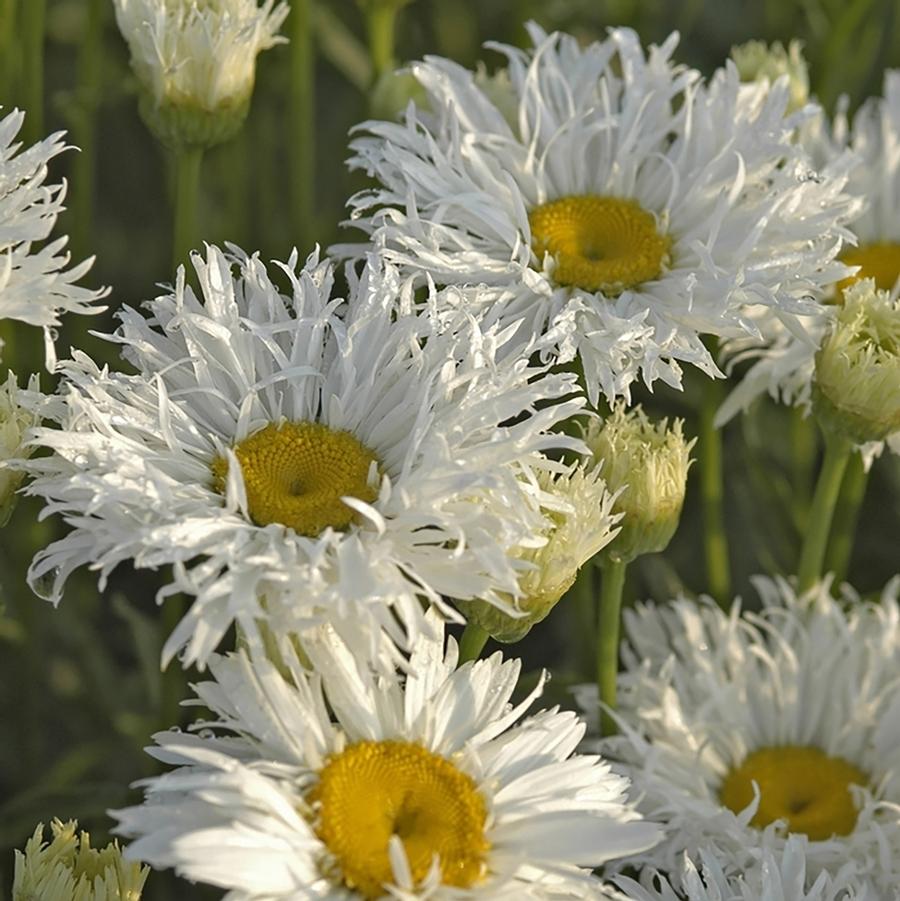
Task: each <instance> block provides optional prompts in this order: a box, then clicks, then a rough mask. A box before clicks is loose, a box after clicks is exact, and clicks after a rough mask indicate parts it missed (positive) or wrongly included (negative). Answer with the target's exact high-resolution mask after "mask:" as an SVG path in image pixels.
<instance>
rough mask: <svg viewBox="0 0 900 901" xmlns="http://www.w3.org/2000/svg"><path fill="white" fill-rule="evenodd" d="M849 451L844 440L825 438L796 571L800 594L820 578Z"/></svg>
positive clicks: (835, 436) (828, 436)
mask: <svg viewBox="0 0 900 901" xmlns="http://www.w3.org/2000/svg"><path fill="white" fill-rule="evenodd" d="M852 449H853V446H852V445H851V443H850V442H849V441H848V440H847V439H846V438H844V437H842V436H839V435H833V434H829V433H826V434H825V458H824V459H823V460H822V469H821V471H820V472H819V480H818V482H817V483H816V491H815V494H814V495H813V502H812V507H811V509H810V511H809V524H808V526H807V529H806V535H805V536H804V539H803V550H802V551H801V553H800V565H799V567H798V569H797V588H798V591H799V592H800V593H801V594H802V593H803V592H805V591H808V590H809V589H810V588H812V587H813V585H815V583H816V582H817V581H818V580H819V578H820V577H821V575H822V563H823V561H824V559H825V547H826V545H827V544H828V535H829V532H830V531H831V520H832V517H833V516H834V508H835V504H836V503H837V499H838V494H839V492H840V490H841V482H842V480H843V478H844V470H845V469H846V468H847V462H848V461H849V459H850V452H851V450H852Z"/></svg>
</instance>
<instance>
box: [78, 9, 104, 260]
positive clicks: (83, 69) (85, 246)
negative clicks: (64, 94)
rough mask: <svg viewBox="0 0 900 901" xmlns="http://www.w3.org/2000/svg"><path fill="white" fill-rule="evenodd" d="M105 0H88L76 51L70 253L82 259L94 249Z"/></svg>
mask: <svg viewBox="0 0 900 901" xmlns="http://www.w3.org/2000/svg"><path fill="white" fill-rule="evenodd" d="M107 5H108V3H107V0H89V2H88V10H87V24H86V28H85V33H84V38H83V40H82V42H81V46H80V48H79V51H78V87H77V89H76V92H75V108H76V110H77V114H76V118H75V121H74V124H73V127H72V134H73V137H74V139H75V144H76V145H77V146H78V148H79V149H80V151H81V152H80V153H78V154H76V155H75V157H74V158H73V160H72V165H73V167H74V171H73V175H72V220H73V221H74V226H73V228H72V253H73V255H74V257H75V259H76V260H82V259H84V258H85V257H86V256H90V254H91V253H92V252H93V251H94V242H93V225H94V184H95V175H96V159H95V157H96V144H97V138H96V124H97V106H98V104H99V102H100V91H101V86H102V80H103V25H104V20H105V17H106V10H107Z"/></svg>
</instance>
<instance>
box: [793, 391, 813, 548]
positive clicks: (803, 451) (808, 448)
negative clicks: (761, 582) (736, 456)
mask: <svg viewBox="0 0 900 901" xmlns="http://www.w3.org/2000/svg"><path fill="white" fill-rule="evenodd" d="M790 448H791V489H792V491H791V493H792V498H791V509H792V510H793V514H794V523H795V525H796V526H797V529H798V531H799V532H800V534H801V535H802V534H803V533H804V532H805V531H806V522H807V518H808V517H809V502H810V496H811V495H812V488H813V480H812V476H813V463H814V462H815V459H816V450H817V445H816V427H815V421H814V420H813V419H812V418H811V417H809V416H804V415H803V410H802V409H800V408H799V407H793V408H792V409H791V411H790Z"/></svg>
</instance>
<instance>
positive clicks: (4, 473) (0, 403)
mask: <svg viewBox="0 0 900 901" xmlns="http://www.w3.org/2000/svg"><path fill="white" fill-rule="evenodd" d="M37 386H38V379H37V376H36V375H33V376H32V377H31V380H30V381H29V384H28V387H29V389H30V390H32V391H36V390H37ZM17 390H18V385H17V383H16V377H15V376H14V375H13V374H12V373H9V375H8V376H7V377H6V384H5V385H0V526H4V525H6V523H7V522H8V521H9V518H10V516H12V512H13V508H14V507H15V505H16V489H17V488H18V487H19V485H20V484H21V482H22V479H23V478H24V477H25V473H24V472H21V471H17V470H15V469H11V468H8V467H7V466H6V461H7V460H12V459H13V458H15V457H24V456H28V455H30V453H31V450H30V449H25V448H23V447H22V438H23V436H24V434H25V431H26V429H29V428H31V426H34V425H37V424H38V421H39V419H38V417H37V416H35V415H34V414H33V413H29V412H27V411H26V410H24V409H23V408H22V407H20V406H19V404H18V402H17V399H16V394H17Z"/></svg>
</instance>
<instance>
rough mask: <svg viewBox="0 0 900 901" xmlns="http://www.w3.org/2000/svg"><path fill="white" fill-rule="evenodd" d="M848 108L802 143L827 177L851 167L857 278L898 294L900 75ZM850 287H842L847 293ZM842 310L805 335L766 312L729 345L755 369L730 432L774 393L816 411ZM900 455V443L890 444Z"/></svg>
mask: <svg viewBox="0 0 900 901" xmlns="http://www.w3.org/2000/svg"><path fill="white" fill-rule="evenodd" d="M845 106H846V103H842V104H841V105H840V107H839V110H838V112H837V114H836V115H835V117H834V120H833V121H832V122H828V120H827V119H826V117H825V115H824V113H820V114H819V115H817V116H816V117H815V118H814V119H812V120H808V121H807V122H805V123H803V124H802V125H801V126H800V129H799V136H800V141H801V143H802V144H803V146H804V147H805V149H806V150H807V151H808V152H809V153H810V155H811V157H812V160H813V162H814V165H815V166H816V168H817V169H818V170H819V171H820V172H825V173H827V172H828V171H831V170H833V169H834V168H838V169H839V170H841V171H843V170H844V168H845V167H846V164H847V161H850V162H851V169H850V174H849V179H848V182H847V191H848V193H850V194H853V195H855V196H857V197H859V198H861V199H862V200H863V201H864V202H863V205H862V207H861V213H860V214H859V215H856V216H854V218H853V220H852V222H851V223H850V225H849V229H850V231H851V232H852V234H853V239H852V241H851V243H852V244H857V245H858V246H857V247H856V248H850V249H845V251H844V253H843V255H842V256H843V259H844V260H845V262H846V263H847V264H848V265H851V266H854V267H858V270H857V273H856V277H857V278H860V279H862V278H872V279H874V280H875V285H876V287H877V288H879V289H880V290H883V291H889V292H891V293H892V295H895V294H896V289H897V280H898V277H900V71H888V72H886V73H885V79H884V93H883V96H882V97H874V98H870V99H869V100H867V101H866V102H865V103H864V104H863V105H862V106H861V107H860V109H859V111H858V112H857V113H856V115H855V116H854V118H853V121H852V125H850V124H848V121H847V117H846V115H845V113H844V111H843V109H844V107H845ZM848 287H849V285H848V282H846V281H844V282H841V283H840V284H839V285H838V293H839V294H843V292H844V291H846V290H847V288H848ZM835 313H836V311H835V310H834V308H833V307H832V306H830V305H826V306H823V307H822V308H821V310H820V311H819V312H818V313H817V314H815V315H812V316H810V317H805V318H803V319H801V320H800V325H801V328H799V329H798V328H797V327H796V325H795V324H788V323H785V322H784V321H782V320H780V319H778V318H777V317H773V316H771V315H769V314H768V311H758V315H757V325H758V328H759V334H760V337H758V338H757V337H752V338H747V339H737V340H731V341H728V342H727V343H726V344H725V346H724V348H723V350H724V355H725V359H726V360H727V361H728V363H729V365H730V366H734V365H735V364H737V363H740V362H742V361H746V360H753V361H754V362H753V365H752V366H751V367H750V368H749V369H748V370H747V372H746V373H744V375H743V376H742V378H741V381H740V383H739V384H738V386H737V387H736V388H735V389H734V390H733V391H732V392H731V393H730V395H729V396H728V398H727V399H726V401H725V403H724V404H723V405H722V408H721V410H720V411H719V415H718V417H717V423H718V424H719V425H724V424H725V423H726V422H728V420H730V419H731V418H732V417H733V416H735V415H736V414H737V413H739V412H740V411H742V410H746V409H747V407H748V406H749V405H750V404H751V403H752V402H753V401H754V400H755V399H756V398H757V397H759V396H760V395H762V394H764V393H768V394H769V395H770V396H771V397H773V398H775V399H776V400H778V401H780V402H781V403H784V404H789V405H792V406H799V407H802V408H804V409H808V408H809V403H810V399H811V388H812V382H813V376H814V372H815V356H816V351H817V350H818V348H819V347H820V345H821V343H822V341H823V339H824V337H825V336H826V335H827V334H828V332H829V329H830V327H831V325H832V322H833V320H834V317H835ZM887 444H888V446H889V447H890V448H891V449H892V450H894V452H895V453H896V452H900V438H898V437H892V438H890V439H888V441H887ZM883 447H884V442H881V441H877V442H870V443H867V444H866V445H865V446H864V447H863V449H862V450H863V455H864V458H865V460H866V462H867V464H870V463H871V461H872V458H873V457H874V456H877V455H878V454H880V453H881V451H882V449H883Z"/></svg>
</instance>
